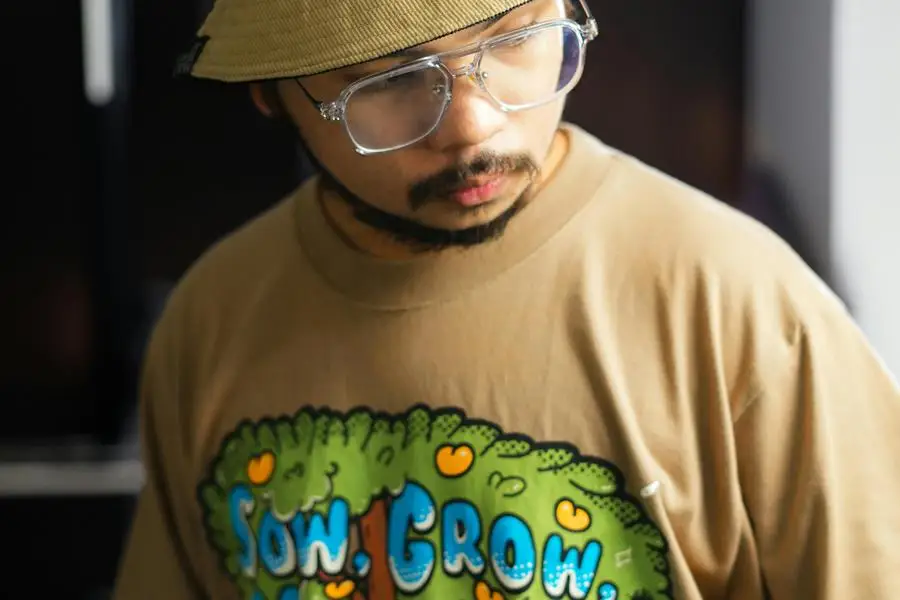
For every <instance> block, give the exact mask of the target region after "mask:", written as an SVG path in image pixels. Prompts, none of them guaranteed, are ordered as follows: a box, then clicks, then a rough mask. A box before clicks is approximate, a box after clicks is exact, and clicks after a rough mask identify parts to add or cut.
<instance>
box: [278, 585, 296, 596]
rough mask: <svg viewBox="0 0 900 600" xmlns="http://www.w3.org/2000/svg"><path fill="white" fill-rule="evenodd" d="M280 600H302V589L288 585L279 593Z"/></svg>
mask: <svg viewBox="0 0 900 600" xmlns="http://www.w3.org/2000/svg"><path fill="white" fill-rule="evenodd" d="M278 600H300V589H299V588H298V587H297V586H296V585H286V586H284V587H283V588H281V591H280V592H278Z"/></svg>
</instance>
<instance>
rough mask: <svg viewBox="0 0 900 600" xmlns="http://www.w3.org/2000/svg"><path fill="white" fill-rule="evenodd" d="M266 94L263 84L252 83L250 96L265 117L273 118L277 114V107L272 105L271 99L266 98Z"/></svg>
mask: <svg viewBox="0 0 900 600" xmlns="http://www.w3.org/2000/svg"><path fill="white" fill-rule="evenodd" d="M266 95H267V94H266V92H265V90H263V84H261V83H251V84H250V98H251V99H252V100H253V105H254V106H256V110H258V111H259V112H260V113H262V115H263V116H264V117H267V118H272V117H274V116H275V109H274V107H272V106H270V104H269V99H268V98H266Z"/></svg>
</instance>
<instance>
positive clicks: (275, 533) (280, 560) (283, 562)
mask: <svg viewBox="0 0 900 600" xmlns="http://www.w3.org/2000/svg"><path fill="white" fill-rule="evenodd" d="M257 547H258V548H259V557H260V559H261V560H262V563H263V566H264V567H265V568H266V571H268V572H269V573H271V574H272V575H274V576H275V577H285V576H286V575H289V574H290V573H291V572H292V571H293V570H294V569H296V568H297V554H296V549H295V548H294V541H293V540H292V539H291V537H290V534H289V533H288V529H287V525H285V524H284V523H282V522H281V521H279V520H278V519H276V518H275V516H274V515H273V514H272V513H271V512H269V511H266V513H265V514H264V515H263V518H262V523H260V525H259V542H258V543H257Z"/></svg>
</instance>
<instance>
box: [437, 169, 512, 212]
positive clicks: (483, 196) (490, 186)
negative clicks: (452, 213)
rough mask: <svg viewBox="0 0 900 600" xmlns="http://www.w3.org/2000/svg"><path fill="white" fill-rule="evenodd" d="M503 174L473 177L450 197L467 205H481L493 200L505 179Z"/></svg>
mask: <svg viewBox="0 0 900 600" xmlns="http://www.w3.org/2000/svg"><path fill="white" fill-rule="evenodd" d="M505 179H506V177H505V176H503V175H487V176H481V177H473V178H471V179H468V180H466V183H465V184H464V185H463V186H461V187H458V188H456V189H455V190H453V191H452V192H451V193H450V198H452V199H453V201H454V202H457V203H459V204H461V205H462V206H465V207H472V206H479V205H481V204H484V203H486V202H488V201H489V200H491V199H492V198H493V197H494V196H495V195H496V193H497V191H498V190H499V189H500V186H501V185H502V183H503V182H504V181H505Z"/></svg>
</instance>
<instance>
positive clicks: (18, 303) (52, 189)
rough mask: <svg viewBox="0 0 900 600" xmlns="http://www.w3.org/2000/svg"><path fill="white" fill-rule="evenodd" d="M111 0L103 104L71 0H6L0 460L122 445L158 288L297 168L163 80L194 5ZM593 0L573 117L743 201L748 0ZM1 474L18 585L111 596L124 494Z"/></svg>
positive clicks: (206, 102) (127, 446) (239, 116)
mask: <svg viewBox="0 0 900 600" xmlns="http://www.w3.org/2000/svg"><path fill="white" fill-rule="evenodd" d="M120 1H121V4H117V5H118V6H119V8H120V9H128V10H127V11H125V12H124V13H123V14H122V15H120V16H121V17H122V19H121V21H122V23H126V24H129V27H130V28H129V29H124V30H122V31H121V33H122V46H121V54H120V55H121V57H122V58H123V59H124V60H123V66H124V67H125V71H126V72H127V85H126V86H125V87H124V89H123V90H122V94H121V95H120V96H119V97H118V99H117V101H116V103H115V104H114V105H113V106H111V107H109V108H108V109H107V110H99V109H97V108H95V107H93V106H91V105H89V104H88V103H87V102H86V100H85V97H84V92H83V86H82V70H83V65H82V40H81V16H80V10H81V7H80V4H79V3H78V2H76V1H73V0H41V1H40V2H37V1H35V2H15V3H6V4H5V5H4V6H3V8H2V9H0V22H2V24H3V25H4V26H5V27H4V29H5V30H6V31H8V32H9V33H8V34H6V35H4V36H0V40H2V41H0V45H2V46H0V48H2V50H3V52H2V56H3V57H4V58H3V66H4V73H3V75H4V81H5V83H4V92H5V93H4V94H3V96H4V105H5V106H6V109H5V111H4V112H5V115H6V118H5V119H4V128H3V129H4V140H5V141H6V144H5V145H6V150H7V152H6V154H7V156H6V159H5V160H4V161H3V173H4V175H5V182H4V184H5V185H4V192H3V194H4V198H3V202H2V207H3V210H4V216H3V219H2V220H0V223H2V228H3V229H2V236H0V240H2V242H0V243H2V244H3V245H2V250H3V252H2V256H3V268H2V270H0V276H2V293H0V398H2V401H3V405H2V406H3V413H2V414H3V418H2V419H0V447H2V452H3V454H0V461H5V464H7V465H15V466H21V465H22V464H26V465H27V464H37V463H40V462H41V461H49V460H52V461H53V462H54V464H62V465H66V464H69V463H70V462H71V463H72V465H73V466H72V468H73V469H74V468H79V467H77V464H80V463H77V461H75V460H74V459H73V458H72V455H73V452H70V451H69V450H67V448H71V447H73V445H77V446H78V447H84V446H89V447H91V448H99V449H100V450H98V451H96V452H93V451H92V452H88V453H87V455H89V456H91V459H90V460H91V461H94V462H97V461H100V462H102V461H103V460H107V459H109V458H108V457H110V456H113V455H115V456H122V455H126V456H135V452H136V449H135V438H134V419H133V413H134V385H135V377H136V374H137V370H138V364H139V361H140V355H141V351H142V349H143V344H144V341H145V339H146V338H145V336H146V332H147V331H148V329H149V327H151V326H152V323H153V319H154V318H155V316H156V314H157V312H158V310H159V308H160V306H161V303H162V301H163V300H164V298H165V294H166V292H167V290H168V289H169V288H170V286H171V285H172V284H173V283H174V282H175V281H176V280H177V279H178V278H179V277H180V276H181V274H182V273H183V272H184V270H185V269H186V268H187V267H188V266H189V265H190V264H191V262H192V261H194V260H195V259H196V258H197V257H198V255H199V254H200V253H201V252H202V251H203V250H204V249H205V248H206V247H208V246H209V245H210V244H211V243H212V242H214V241H215V240H216V239H218V238H219V237H221V236H223V235H225V234H226V233H228V232H229V231H230V230H232V229H233V228H235V227H236V226H238V225H239V224H241V223H242V222H244V221H246V220H247V219H250V218H252V217H253V216H254V215H256V214H257V213H259V212H260V211H262V210H263V209H265V208H267V207H268V206H270V205H271V204H272V203H274V202H275V201H277V200H278V199H279V198H280V197H281V196H282V195H283V194H285V193H287V192H288V191H289V190H290V189H291V188H292V187H293V186H294V185H296V183H297V182H298V181H299V179H300V177H302V176H303V172H302V169H301V168H298V157H297V151H296V145H295V142H294V140H293V139H291V138H290V137H286V136H285V135H284V133H283V132H278V131H276V130H275V129H274V128H272V127H269V126H267V123H265V122H264V120H263V119H262V118H261V117H259V116H258V115H257V114H256V113H255V112H254V110H253V108H252V106H251V104H250V102H249V99H248V97H247V94H246V90H245V89H243V88H242V87H239V86H234V87H232V86H225V85H219V84H213V83H201V82H190V81H176V80H173V79H172V77H171V76H170V74H171V68H172V66H173V64H174V61H175V57H176V56H177V55H178V54H179V53H181V52H182V51H184V50H185V49H186V48H187V47H188V45H189V43H190V40H191V38H192V35H193V33H194V30H195V29H196V27H197V26H198V24H199V22H200V19H201V17H202V15H203V11H204V6H202V5H201V4H200V3H194V2H192V1H191V0H177V1H176V0H155V1H153V2H150V1H137V2H126V1H125V0H120ZM591 6H592V9H593V11H594V12H595V16H596V17H597V20H598V23H599V25H600V31H601V35H600V38H599V39H598V40H597V41H595V42H593V43H592V45H591V46H590V48H589V51H588V62H587V67H586V71H585V74H584V78H583V80H582V83H581V84H580V86H579V87H578V88H577V89H576V91H575V92H574V93H573V94H572V96H571V98H570V101H569V105H568V108H567V115H566V116H567V119H568V120H570V121H572V122H574V123H576V124H578V125H581V126H582V127H584V128H586V129H587V130H588V131H590V132H592V133H594V134H596V135H597V136H599V137H600V138H602V139H603V140H604V141H605V142H607V143H609V144H611V145H613V146H616V147H618V148H620V149H622V150H624V151H626V152H629V153H632V154H634V155H636V156H637V157H638V158H641V159H643V160H645V161H646V162H648V163H650V164H651V165H653V166H656V167H658V168H660V169H662V170H664V171H666V172H668V173H670V174H672V175H674V176H675V177H678V178H680V179H682V180H684V181H686V182H687V183H689V184H692V185H695V186H697V187H699V188H701V189H703V190H705V191H708V192H710V193H712V194H713V195H715V196H717V197H718V198H720V199H721V200H722V201H724V202H728V203H731V204H734V205H738V206H743V204H742V202H743V199H744V198H745V197H746V195H747V193H748V189H749V188H748V186H749V184H748V177H747V175H748V172H747V168H746V166H745V165H744V160H743V156H742V148H743V118H744V117H743V105H742V98H743V97H744V90H743V71H744V69H743V64H744V57H743V48H744V32H743V28H744V14H743V13H744V5H743V2H742V1H739V0H682V1H681V2H671V0H603V1H599V0H593V1H592V2H591ZM126 72H123V74H126ZM10 157H11V158H10ZM81 454H84V452H83V451H82V452H81ZM47 457H50V458H47ZM81 460H82V461H83V459H81ZM109 460H112V459H109ZM9 481H11V479H10V480H9ZM6 483H7V484H8V483H9V482H6ZM10 487H11V485H5V484H4V481H3V480H2V479H0V531H2V532H3V534H4V535H5V538H6V539H7V540H8V541H11V540H16V544H15V547H16V548H18V549H19V553H18V554H17V556H16V557H15V559H14V563H12V564H10V563H6V567H7V569H9V571H8V572H16V573H18V574H20V575H22V576H24V577H20V578H19V579H20V580H22V581H32V582H40V583H41V584H42V585H43V586H44V587H43V588H41V590H42V591H41V593H40V594H38V592H37V591H36V589H37V588H32V589H31V590H30V591H29V592H28V593H27V594H26V595H27V596H28V597H37V595H40V596H41V597H43V596H44V595H47V597H49V594H50V593H54V594H56V593H59V594H62V593H65V594H66V597H67V598H72V599H77V598H88V597H98V598H99V597H103V596H102V593H103V589H104V588H108V587H109V586H110V585H111V582H112V579H113V576H114V572H115V567H116V561H117V560H118V556H119V553H120V550H121V543H122V537H123V535H124V533H125V528H126V526H127V521H128V518H129V516H130V512H131V510H132V507H133V494H132V493H129V492H127V491H124V492H118V493H92V492H90V491H89V490H88V491H84V490H82V491H81V492H80V493H76V492H75V491H72V492H71V493H66V492H65V491H62V492H60V491H57V492H54V493H52V494H48V493H46V492H44V491H41V490H39V489H35V490H34V491H28V490H25V491H22V490H21V489H20V490H18V491H16V492H15V493H12V492H9V489H10ZM38 487H40V486H38ZM4 490H6V492H4ZM51 549H52V552H49V554H48V551H49V550H51ZM92 592H93V593H99V594H100V595H97V596H89V594H90V593H92Z"/></svg>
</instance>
